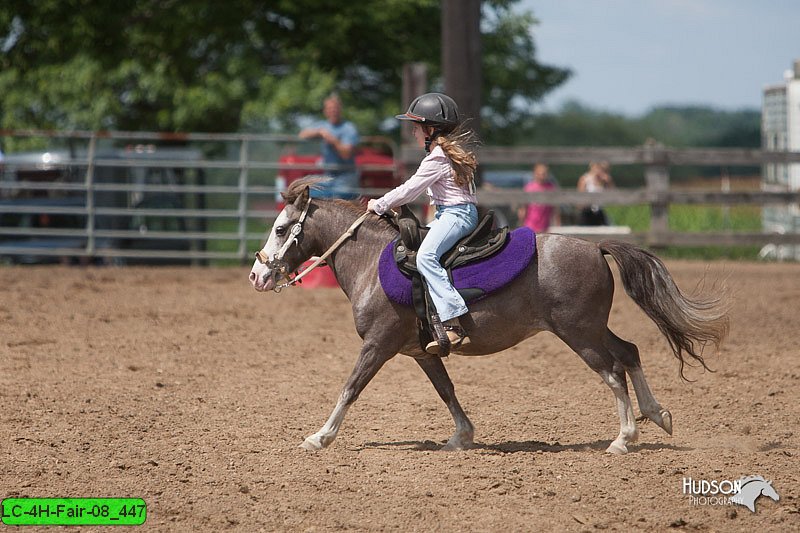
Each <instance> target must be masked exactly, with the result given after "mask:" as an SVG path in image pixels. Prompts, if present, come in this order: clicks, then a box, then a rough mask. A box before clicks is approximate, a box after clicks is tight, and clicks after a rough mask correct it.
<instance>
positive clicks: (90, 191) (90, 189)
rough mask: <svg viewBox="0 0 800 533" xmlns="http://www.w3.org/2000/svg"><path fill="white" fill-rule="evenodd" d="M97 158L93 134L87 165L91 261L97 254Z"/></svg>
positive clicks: (88, 245) (89, 253) (87, 207)
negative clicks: (95, 199) (95, 225)
mask: <svg viewBox="0 0 800 533" xmlns="http://www.w3.org/2000/svg"><path fill="white" fill-rule="evenodd" d="M96 157H97V135H96V134H95V133H92V136H91V138H90V139H89V154H88V157H87V159H88V162H87V165H86V181H85V186H86V255H87V258H89V259H91V257H92V256H93V255H94V252H95V240H94V223H95V212H94V207H95V206H94V167H95V158H96Z"/></svg>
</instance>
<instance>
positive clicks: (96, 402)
mask: <svg viewBox="0 0 800 533" xmlns="http://www.w3.org/2000/svg"><path fill="white" fill-rule="evenodd" d="M668 266H669V267H670V269H671V271H672V272H673V274H674V276H675V278H676V280H677V282H678V284H679V285H680V286H681V287H682V288H683V289H684V290H686V291H689V292H690V291H691V290H692V289H693V288H694V287H695V285H696V284H697V282H698V281H700V280H701V279H702V278H703V276H704V275H705V276H706V277H707V278H708V279H709V280H711V279H714V278H719V277H725V278H727V284H728V285H729V287H730V288H731V289H732V292H733V295H734V297H735V306H734V308H733V312H732V323H731V334H730V337H729V340H728V342H727V344H726V345H725V347H724V351H723V353H722V355H721V356H720V357H711V358H710V363H711V365H712V366H713V367H715V368H716V369H717V370H718V371H717V372H716V373H713V374H710V373H701V372H698V371H695V370H694V369H690V372H689V376H690V377H691V378H693V379H696V381H695V382H694V383H684V382H681V381H680V379H679V378H678V365H677V361H675V360H674V358H673V357H672V355H671V354H670V352H669V348H668V346H667V343H666V341H665V340H664V339H663V338H662V337H661V336H660V334H659V332H658V330H657V329H656V327H655V325H654V324H653V323H652V322H650V321H649V320H648V319H647V318H646V317H645V315H644V314H643V313H642V312H641V311H639V309H638V308H637V307H636V306H635V304H633V303H632V302H631V300H630V299H628V297H627V296H626V295H625V294H624V292H623V291H622V290H621V288H620V287H619V285H618V286H617V295H616V301H615V305H614V309H613V312H612V316H611V326H612V329H614V330H615V331H616V332H617V333H618V334H619V335H620V336H621V337H623V338H626V339H628V340H631V341H633V342H635V343H636V344H638V346H639V348H640V350H641V352H642V359H643V362H644V369H645V372H646V374H647V376H648V379H649V382H650V385H651V387H652V389H653V391H654V393H655V395H656V397H657V398H658V399H659V401H660V402H661V403H662V404H663V405H664V406H665V407H667V408H668V409H670V410H671V411H672V414H673V418H674V428H675V431H674V436H672V437H669V436H668V435H666V434H665V433H663V432H662V431H661V430H660V429H659V428H658V427H656V426H655V425H653V424H645V425H642V426H641V438H640V441H639V443H638V444H637V445H634V446H632V447H631V453H629V454H628V455H626V456H611V455H607V454H605V453H603V450H604V449H605V447H606V446H607V445H608V444H609V442H610V441H611V440H612V439H613V438H614V437H615V436H616V434H617V431H618V427H619V426H618V418H617V415H616V411H615V408H614V402H613V396H612V394H611V392H610V391H609V390H608V388H607V387H605V385H603V383H602V382H601V380H600V378H599V377H598V376H597V375H595V374H594V373H593V372H592V371H590V370H589V369H588V368H587V367H586V366H585V365H584V364H583V363H582V362H581V361H580V360H579V359H578V357H577V356H576V355H574V354H573V353H572V352H570V351H569V350H568V349H567V348H566V346H565V345H563V344H562V343H561V341H559V340H558V339H557V338H555V337H554V336H552V335H550V334H541V335H539V336H537V337H535V338H533V339H530V340H528V341H526V342H525V343H523V344H522V345H520V346H518V347H516V348H514V349H511V350H508V351H507V352H504V353H501V354H498V355H496V356H492V357H483V358H473V359H469V358H463V357H458V356H454V357H451V358H450V360H449V361H448V362H447V368H448V370H449V372H450V374H451V376H452V378H453V381H454V382H455V385H456V391H457V393H458V395H459V399H460V400H461V403H462V405H463V406H464V408H465V409H466V410H467V412H468V414H469V415H470V417H471V418H472V421H473V422H474V423H475V426H476V436H475V440H476V446H475V448H474V449H470V450H467V451H463V452H440V451H437V448H438V447H439V446H440V445H441V444H442V443H444V441H446V440H447V438H448V437H449V436H450V435H451V433H452V430H453V424H452V421H451V419H450V415H449V413H448V411H447V409H446V408H445V406H444V405H443V404H442V403H441V402H440V400H439V398H438V396H437V395H436V393H435V392H434V390H433V387H432V386H431V385H430V383H429V382H428V381H427V379H426V378H425V376H424V374H423V373H422V372H421V371H420V370H419V368H418V367H417V365H416V364H415V363H414V361H413V360H411V359H408V358H405V357H402V356H400V357H396V358H395V359H394V360H392V361H390V362H389V363H388V364H387V365H386V366H385V367H384V369H383V370H382V371H381V372H380V373H379V374H378V376H377V377H376V378H375V379H374V380H373V382H372V383H371V384H370V385H369V387H367V389H366V391H365V392H364V393H363V395H362V396H361V399H360V400H359V401H358V402H357V403H356V405H355V406H354V408H353V409H351V410H350V412H349V413H348V416H347V419H346V420H345V423H344V425H343V428H342V430H341V432H340V434H339V438H338V439H337V440H336V441H335V442H334V444H333V445H332V447H331V448H329V449H327V450H325V451H322V452H320V453H308V452H305V451H303V450H302V449H300V448H298V444H300V443H301V442H302V440H303V438H304V437H305V436H307V435H309V434H311V433H313V432H315V431H316V430H317V429H319V428H320V426H321V425H322V424H323V423H324V422H325V420H326V418H327V417H328V415H329V413H330V411H331V409H332V408H333V406H334V404H335V401H336V398H337V396H338V394H339V391H340V389H341V386H342V385H343V384H344V381H345V379H346V378H347V376H348V374H349V373H350V370H351V368H352V365H353V364H354V362H355V359H356V355H357V353H358V350H359V346H360V343H359V339H358V337H357V335H356V334H355V331H354V327H353V323H352V317H351V314H350V307H349V303H348V301H347V300H346V299H345V297H344V295H343V294H342V293H341V292H340V291H339V290H338V289H315V290H303V289H290V290H286V291H284V292H283V293H281V294H279V295H276V294H273V293H269V294H258V293H256V292H255V291H253V290H252V289H251V288H250V285H249V283H248V281H247V274H248V272H249V270H248V268H247V267H243V268H226V269H143V268H142V269H135V268H130V269H117V268H89V269H84V268H67V267H53V268H0V400H1V401H2V406H3V410H2V414H1V415H0V497H10V496H15V497H79V496H80V497H112V496H113V497H141V498H144V499H145V500H146V502H147V505H148V519H147V522H146V524H145V526H143V527H142V528H141V530H158V531H220V530H237V531H258V530H263V531H330V530H354V531H386V530H388V531H534V530H536V531H594V530H598V529H610V530H618V531H627V530H633V529H638V530H647V531H653V530H665V531H666V530H676V529H679V530H692V531H695V530H700V531H756V530H758V531H790V530H795V531H797V530H800V499H799V498H800V467H798V457H799V456H800V427H798V420H800V402H798V399H800V394H798V390H799V389H800V364H798V363H800V346H799V345H798V331H800V312H799V311H800V265H778V264H755V263H732V262H731V263H724V262H719V263H711V264H710V265H708V264H705V263H696V262H676V261H672V262H668ZM637 412H638V410H637ZM756 474H759V475H762V476H764V477H765V478H767V479H769V480H772V482H773V485H774V487H775V489H776V490H777V491H778V493H779V494H780V496H781V499H780V501H778V502H775V501H772V500H770V499H768V498H766V497H761V498H760V499H759V500H758V501H757V512H756V513H755V514H754V513H751V512H750V511H749V510H748V509H746V508H745V507H741V506H720V505H693V504H692V503H691V502H690V500H689V497H688V496H687V495H685V494H683V492H682V483H683V479H684V478H689V477H691V478H692V479H694V480H726V479H739V478H740V477H742V476H745V475H756ZM75 529H78V528H73V529H72V530H75ZM32 530H33V528H26V529H25V531H32ZM83 530H91V531H96V530H97V528H83ZM136 530H137V531H139V530H140V529H139V528H136Z"/></svg>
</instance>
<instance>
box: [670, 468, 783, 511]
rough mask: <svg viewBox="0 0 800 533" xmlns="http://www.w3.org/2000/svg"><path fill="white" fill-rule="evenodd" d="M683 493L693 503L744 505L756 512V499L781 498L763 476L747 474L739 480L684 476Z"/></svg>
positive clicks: (776, 499) (770, 482)
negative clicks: (764, 497) (763, 497)
mask: <svg viewBox="0 0 800 533" xmlns="http://www.w3.org/2000/svg"><path fill="white" fill-rule="evenodd" d="M682 485H683V494H685V495H687V496H688V497H689V503H691V504H692V505H742V506H744V507H747V508H748V509H750V512H752V513H755V512H756V500H757V499H758V497H759V496H767V497H768V498H772V499H773V500H775V501H778V500H780V496H778V492H777V491H776V490H775V488H774V487H773V486H772V481H767V480H766V479H764V478H763V477H761V476H747V477H743V478H741V479H737V480H730V479H722V480H718V479H710V480H709V479H693V478H690V477H685V478H683V482H682Z"/></svg>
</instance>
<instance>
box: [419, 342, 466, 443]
mask: <svg viewBox="0 0 800 533" xmlns="http://www.w3.org/2000/svg"><path fill="white" fill-rule="evenodd" d="M416 361H417V364H419V366H420V367H421V368H422V370H424V371H425V375H426V376H428V379H430V380H431V383H433V386H434V388H435V389H436V392H438V393H439V397H440V398H441V399H442V400H443V401H444V403H445V404H447V408H448V409H449V410H450V414H451V415H452V417H453V422H455V423H456V431H455V433H453V436H452V437H450V440H448V441H447V444H445V445H444V446H443V447H442V450H464V449H466V448H469V447H470V446H472V439H473V438H474V436H475V428H474V427H473V425H472V422H470V421H469V418H468V417H467V414H466V413H465V412H464V410H463V409H462V408H461V404H459V403H458V399H457V398H456V391H455V387H453V382H452V380H451V379H450V376H449V375H448V374H447V369H446V368H445V367H444V363H442V360H441V359H439V358H438V357H426V358H424V359H416Z"/></svg>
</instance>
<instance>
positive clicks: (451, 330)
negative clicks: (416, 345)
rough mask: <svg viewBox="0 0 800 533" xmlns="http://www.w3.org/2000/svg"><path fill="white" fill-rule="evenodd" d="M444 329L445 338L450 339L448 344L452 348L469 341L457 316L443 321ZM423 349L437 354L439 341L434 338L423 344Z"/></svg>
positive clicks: (464, 344)
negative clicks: (425, 344)
mask: <svg viewBox="0 0 800 533" xmlns="http://www.w3.org/2000/svg"><path fill="white" fill-rule="evenodd" d="M444 329H445V331H446V332H447V338H448V339H450V346H451V347H452V348H460V347H462V346H466V345H467V344H469V343H470V340H469V337H468V336H467V333H466V332H465V331H464V329H463V328H462V327H461V324H460V323H459V322H458V319H457V318H451V319H450V320H448V321H446V322H445V323H444ZM425 351H426V352H428V353H430V354H434V355H438V353H439V343H438V342H437V341H436V340H435V339H434V340H433V341H431V342H429V343H428V345H427V346H425Z"/></svg>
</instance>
